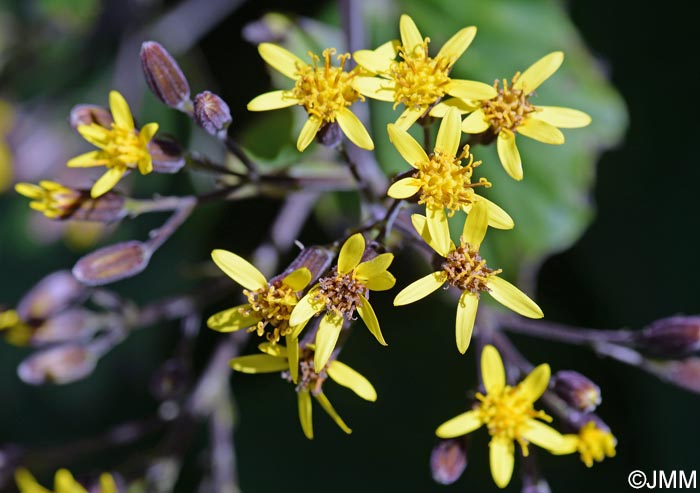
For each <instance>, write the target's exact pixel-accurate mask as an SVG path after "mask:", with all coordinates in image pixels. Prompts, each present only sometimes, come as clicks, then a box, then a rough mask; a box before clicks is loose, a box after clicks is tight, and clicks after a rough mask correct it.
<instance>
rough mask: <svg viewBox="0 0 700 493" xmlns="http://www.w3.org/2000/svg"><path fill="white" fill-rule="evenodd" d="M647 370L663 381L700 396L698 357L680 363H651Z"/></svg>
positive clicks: (679, 361) (699, 364) (699, 361)
mask: <svg viewBox="0 0 700 493" xmlns="http://www.w3.org/2000/svg"><path fill="white" fill-rule="evenodd" d="M646 369H647V370H648V371H650V372H652V373H654V374H655V375H657V376H658V377H659V378H661V379H662V380H665V381H667V382H669V383H672V384H674V385H677V386H678V387H681V388H683V389H685V390H689V391H690V392H695V393H696V394H700V358H698V357H696V356H691V357H690V358H686V359H683V360H678V361H649V362H648V363H647V365H646Z"/></svg>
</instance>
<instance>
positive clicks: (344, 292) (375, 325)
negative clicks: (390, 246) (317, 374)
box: [289, 233, 396, 371]
mask: <svg viewBox="0 0 700 493" xmlns="http://www.w3.org/2000/svg"><path fill="white" fill-rule="evenodd" d="M364 255H365V238H364V237H363V236H362V234H361V233H356V234H354V235H352V236H351V237H350V238H348V239H347V240H346V241H345V243H344V244H343V246H342V248H341V249H340V253H339V254H338V265H337V266H336V267H335V268H334V270H333V273H332V274H331V275H330V276H327V277H323V278H321V279H320V280H319V282H318V284H316V285H315V286H314V287H312V288H311V289H310V290H309V292H308V293H307V294H306V296H304V297H303V298H302V299H301V300H300V301H299V303H298V304H297V306H296V307H295V308H294V310H293V311H292V315H291V317H290V320H289V321H290V323H291V324H292V325H300V324H303V323H306V322H307V321H308V320H309V319H310V318H311V317H313V316H314V315H317V314H319V313H321V312H324V315H323V318H322V319H321V321H320V323H319V326H318V332H317V333H316V352H315V359H314V365H315V368H316V370H317V371H320V370H321V368H323V367H324V366H325V365H326V362H327V361H328V359H329V358H330V356H331V353H332V352H333V349H334V348H335V344H336V342H337V341H338V336H339V335H340V331H341V330H342V328H343V322H344V321H345V320H346V319H347V320H352V317H353V315H354V313H355V310H357V313H359V315H360V318H362V320H363V321H364V322H365V324H366V325H367V328H368V329H369V331H370V332H371V333H372V334H373V335H374V337H376V338H377V340H378V341H379V343H380V344H382V345H385V346H386V341H385V340H384V336H383V335H382V332H381V330H380V328H379V321H378V320H377V316H376V315H375V313H374V309H373V308H372V306H371V305H370V304H369V301H367V296H368V295H369V292H370V291H385V290H387V289H391V288H393V287H394V284H395V283H396V279H395V278H394V276H393V275H392V274H391V273H390V272H389V271H388V270H387V269H388V268H389V266H390V265H391V262H392V261H393V260H394V255H393V254H391V253H382V254H380V255H377V256H376V257H374V258H372V259H371V260H368V261H366V262H361V260H362V257H363V256H364Z"/></svg>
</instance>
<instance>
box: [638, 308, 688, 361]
mask: <svg viewBox="0 0 700 493" xmlns="http://www.w3.org/2000/svg"><path fill="white" fill-rule="evenodd" d="M635 342H636V343H637V345H638V346H639V347H640V349H642V350H643V351H644V352H647V353H650V354H654V355H657V356H663V357H666V358H678V357H682V356H687V355H689V354H691V353H694V352H695V351H697V350H698V349H700V316H687V317H686V316H677V317H668V318H662V319H661V320H657V321H655V322H653V323H652V324H650V325H648V326H647V327H645V328H644V329H642V330H641V331H640V332H638V333H637V334H636V338H635Z"/></svg>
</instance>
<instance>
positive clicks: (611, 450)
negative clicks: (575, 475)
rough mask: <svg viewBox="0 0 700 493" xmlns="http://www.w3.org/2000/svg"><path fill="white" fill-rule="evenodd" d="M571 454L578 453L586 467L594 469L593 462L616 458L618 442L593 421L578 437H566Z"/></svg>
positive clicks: (608, 431) (582, 429)
mask: <svg viewBox="0 0 700 493" xmlns="http://www.w3.org/2000/svg"><path fill="white" fill-rule="evenodd" d="M564 438H565V439H567V441H568V443H569V447H570V449H571V450H570V451H571V452H578V453H579V454H580V456H581V461H582V462H583V463H584V464H586V467H593V461H596V462H603V460H605V457H615V446H616V445H617V440H616V439H615V437H614V436H613V434H612V433H610V430H608V429H605V428H601V427H599V426H598V425H597V424H596V422H595V421H593V420H591V421H589V422H588V423H586V425H584V426H583V427H582V428H581V429H580V430H579V432H578V434H577V435H565V436H564Z"/></svg>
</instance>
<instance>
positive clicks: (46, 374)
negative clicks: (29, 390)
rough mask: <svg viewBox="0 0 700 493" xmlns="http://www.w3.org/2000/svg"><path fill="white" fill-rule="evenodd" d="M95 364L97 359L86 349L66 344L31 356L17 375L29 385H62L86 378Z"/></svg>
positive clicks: (22, 364)
mask: <svg viewBox="0 0 700 493" xmlns="http://www.w3.org/2000/svg"><path fill="white" fill-rule="evenodd" d="M96 363H97V358H96V357H95V356H94V355H93V354H92V353H91V352H90V351H89V350H88V349H87V348H85V347H83V346H79V345H72V344H67V345H65V346H58V347H54V348H51V349H46V350H44V351H38V352H36V353H34V354H32V355H31V356H29V357H28V358H27V359H25V360H24V361H22V363H20V365H19V367H17V374H18V375H19V378H20V379H21V380H22V381H23V382H24V383H27V384H29V385H41V384H44V383H55V384H58V385H62V384H66V383H71V382H75V381H77V380H81V379H83V378H85V377H87V376H88V375H90V374H91V373H92V371H93V370H94V369H95V364H96Z"/></svg>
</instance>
